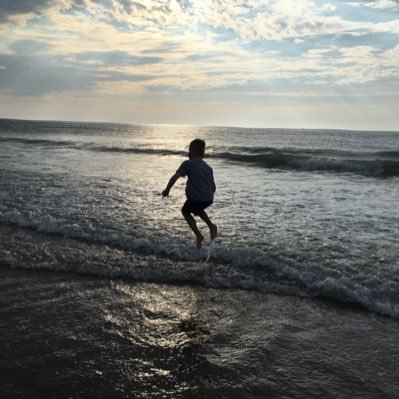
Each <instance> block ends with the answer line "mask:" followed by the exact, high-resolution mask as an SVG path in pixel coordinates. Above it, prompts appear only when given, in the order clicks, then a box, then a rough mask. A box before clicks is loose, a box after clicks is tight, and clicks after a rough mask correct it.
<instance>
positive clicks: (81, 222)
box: [0, 120, 399, 397]
mask: <svg viewBox="0 0 399 399" xmlns="http://www.w3.org/2000/svg"><path fill="white" fill-rule="evenodd" d="M194 138H203V139H204V140H206V143H207V149H206V153H207V155H206V158H205V160H206V162H208V163H209V164H210V165H211V166H212V168H213V170H214V175H215V181H216V185H217V191H216V195H215V200H214V204H213V205H212V206H211V207H210V208H209V212H208V213H209V216H210V217H211V219H212V221H213V222H214V223H216V224H217V225H218V231H219V235H218V237H217V239H216V240H215V241H214V242H213V243H212V244H211V243H210V240H209V232H208V231H207V228H206V226H205V225H204V224H202V223H201V221H198V225H199V228H200V230H201V231H203V233H204V235H206V240H205V241H204V245H203V248H202V249H200V250H197V249H196V248H195V240H194V235H193V234H192V232H191V231H190V230H189V228H188V226H187V225H186V223H185V222H184V220H183V218H182V216H181V213H180V209H181V206H182V204H183V203H184V200H185V198H184V186H185V180H184V179H179V180H178V182H177V183H176V185H175V187H173V189H172V190H171V194H170V196H169V197H167V198H163V197H162V195H161V192H162V190H163V189H164V188H165V186H166V183H167V181H168V179H169V178H170V177H171V176H172V175H173V174H174V173H175V171H176V170H177V168H178V167H179V165H180V164H181V162H182V161H184V160H185V159H186V158H187V151H188V144H189V142H190V141H191V140H192V139H194ZM0 183H1V191H0V239H1V241H0V242H1V244H0V263H1V264H2V265H3V268H4V267H8V268H9V267H10V266H11V267H12V268H13V269H37V270H45V271H46V272H45V274H44V275H42V274H40V282H39V283H38V285H39V286H40V284H43V281H42V280H43V279H44V280H46V278H48V279H49V281H51V279H54V278H55V277H50V276H52V274H51V273H50V274H48V273H49V271H63V272H73V273H78V275H85V276H86V277H84V278H85V279H87V278H90V276H92V277H91V278H92V279H93V281H99V280H98V278H99V277H100V278H103V279H104V278H105V280H104V281H106V282H107V281H108V283H106V284H111V282H112V281H115V279H116V280H117V281H122V282H121V283H120V284H121V287H122V286H123V287H122V288H121V287H119V286H118V287H119V288H118V289H122V290H129V289H131V287H132V285H131V284H133V285H134V284H138V282H141V283H142V284H144V285H142V286H141V285H140V284H139V285H138V286H140V287H147V289H148V290H149V292H152V291H154V287H157V286H156V285H155V286H154V285H151V284H155V283H156V284H159V286H158V288H157V290H161V291H162V292H163V290H164V288H162V289H161V288H159V287H164V284H165V283H167V284H171V285H169V287H174V288H170V289H171V290H172V291H173V290H177V291H179V290H181V289H183V288H178V287H182V286H181V284H183V286H184V287H195V288H192V289H194V290H199V291H201V292H204V290H205V291H206V290H209V292H216V293H217V294H214V295H215V296H217V297H218V298H219V297H223V298H224V299H223V301H226V300H227V299H226V295H227V294H226V292H225V290H224V289H225V288H228V289H229V290H228V292H232V293H234V292H236V293H240V294H237V295H240V296H244V297H243V298H245V299H242V301H244V302H245V303H246V304H247V305H246V306H249V307H251V306H250V305H248V303H251V301H257V303H256V304H255V303H254V304H253V309H258V310H259V306H264V305H261V304H260V303H261V302H262V298H270V295H274V294H278V295H279V296H283V297H284V296H286V297H287V298H292V299H290V301H291V300H295V301H303V302H300V303H301V304H302V305H301V306H303V304H305V303H307V304H308V303H309V302H308V301H309V299H307V298H314V299H313V300H316V299H317V298H328V299H332V300H333V301H332V302H331V303H330V304H329V305H328V306H331V309H333V308H334V306H338V304H354V305H356V306H360V307H361V308H363V309H365V310H366V311H367V312H370V313H369V314H370V315H373V314H379V315H383V316H388V317H389V318H391V319H392V320H395V319H397V318H399V277H398V271H399V239H398V238H399V207H398V187H399V185H398V183H399V133H396V132H362V131H343V130H342V131H339V130H294V129H248V128H232V127H191V126H138V125H122V124H97V123H72V122H41V121H36V122H33V121H16V120H0ZM19 273H23V272H22V271H21V272H19ZM31 273H37V272H34V271H31ZM40 273H43V272H40ZM46 273H47V274H46ZM24 276H26V275H25V274H24ZM33 276H36V277H35V278H37V275H36V274H35V275H33V274H32V278H34V277H33ZM46 276H47V277H46ZM87 276H89V277H87ZM10 278H11V277H10ZM24 278H28V277H24ZM82 278H83V277H82ZM83 281H87V280H83ZM10 284H11V283H10ZM15 284H16V283H15ZM146 284H149V285H146ZM176 284H177V285H176ZM136 286H137V285H136ZM138 286H137V287H138ZM129 287H130V288H129ZM151 287H152V288H151ZM30 289H32V287H30ZM165 289H166V288H165ZM140 290H144V291H145V289H144V288H140ZM140 290H139V291H140ZM157 290H156V291H157ZM215 290H216V291H215ZM243 290H246V291H243ZM157 292H158V291H157ZM165 292H167V289H166V291H165ZM179 292H180V291H179ZM243 292H247V293H248V294H244V293H243ZM136 294H137V293H135V295H136ZM158 294H159V292H158ZM32 295H33V294H32ZM82 295H84V294H83V291H82ZM137 295H138V297H139V298H140V295H141V296H143V298H144V297H145V294H143V293H141V294H137ZM159 295H160V294H159ZM162 295H170V293H169V294H165V293H163V294H162ZM175 295H177V297H179V295H182V294H181V293H180V294H179V293H175ZM232 295H234V294H232ZM33 296H34V295H33ZM183 296H184V295H183ZM272 298H275V297H274V296H273V297H272ZM144 299H145V298H144ZM36 300H37V298H36ZM58 300H60V299H59V298H58ZM112 300H115V301H116V302H117V301H118V299H117V295H116V294H115V297H114V298H113V299H112V295H111V298H108V301H112ZM145 300H147V299H145ZM310 300H311V301H312V299H310ZM183 302H184V300H183V299H182V303H179V306H180V307H182V306H183V307H184V305H183ZM295 303H297V302H295ZM79 306H82V305H81V304H80V305H79ZM104 311H105V310H104ZM259 311H260V310H259ZM319 316H320V315H319ZM108 317H110V318H111V319H112V320H111V321H112V322H113V323H114V324H116V325H119V326H122V325H125V324H124V323H125V321H123V315H122V314H117V313H115V312H114V313H113V315H112V316H108ZM225 317H227V316H225ZM256 318H257V323H260V324H261V323H262V317H260V318H259V315H257V316H256ZM294 319H295V318H294ZM243 323H244V324H245V322H244V321H243ZM295 323H296V322H295ZM316 324H317V323H316ZM317 325H318V324H317ZM147 327H148V326H147ZM190 328H191V327H190ZM236 328H237V329H238V330H240V329H242V328H244V327H243V325H241V326H240V325H238V326H237V327H236ZM254 328H255V327H254ZM259 328H260V327H259V326H258V327H256V328H255V329H258V330H259ZM258 330H257V333H256V334H259V331H258ZM137 334H138V333H137ZM254 334H255V333H254ZM139 335H140V334H138V335H137V336H136V338H137V337H138V336H139ZM200 335H201V334H200ZM261 335H262V334H261ZM261 335H260V336H258V338H257V339H258V340H259V339H260V340H265V339H268V338H267V337H269V335H268V334H267V333H265V335H264V336H263V337H262V336H261ZM147 338H148V337H147ZM269 338H270V337H269ZM137 339H138V338H137ZM154 339H155V338H154ZM397 348H398V347H397V346H396V350H397ZM230 349H231V350H232V348H230ZM229 356H232V354H231V353H230V354H229ZM236 361H237V362H238V363H239V362H240V361H239V360H238V359H236ZM242 361H243V362H244V363H243V364H245V362H247V363H246V364H247V367H249V365H250V363H251V362H248V359H242ZM262 361H264V360H262ZM212 364H215V363H212ZM243 364H241V366H242V367H243ZM241 366H240V365H239V366H238V367H241ZM258 367H260V368H262V363H259V364H258ZM144 368H145V367H144ZM143 370H144V369H142V370H141V371H142V372H143V373H144V371H143ZM247 383H248V384H249V386H251V383H250V382H247ZM254 384H255V383H254ZM255 385H256V384H255ZM255 385H253V386H252V388H253V389H252V390H251V391H248V392H252V393H248V395H247V396H245V395H244V394H243V393H242V392H244V391H242V392H241V393H242V396H234V393H231V394H230V396H229V395H227V394H226V397H262V396H261V394H259V395H257V394H256V388H255ZM382 385H383V384H382ZM391 389H393V387H390V388H389V392H391ZM146 390H147V391H146ZM144 391H146V392H149V391H150V389H149V388H148V387H147V388H143V392H144ZM198 392H199V391H198ZM198 392H197V394H198V397H200V394H199V393H198ZM237 392H238V391H237ZM254 392H255V393H254ZM208 393H209V392H208ZM154 395H155V394H154ZM175 395H176V397H177V396H178V394H177V393H175ZM190 395H191V396H190ZM190 395H189V396H188V397H196V396H195V390H194V391H191V394H190ZM218 395H219V396H218V397H222V396H220V392H219V393H218ZM251 395H252V396H251ZM287 395H288V396H287V397H294V396H290V395H289V394H287ZM137 397H139V396H137ZM143 397H146V396H144V394H143ZM149 397H151V396H149ZM154 397H169V396H154ZM170 397H173V396H170ZM265 397H266V396H265ZM298 397H301V396H300V395H299V396H298ZM303 397H306V395H305V396H303ZM332 397H334V396H332Z"/></svg>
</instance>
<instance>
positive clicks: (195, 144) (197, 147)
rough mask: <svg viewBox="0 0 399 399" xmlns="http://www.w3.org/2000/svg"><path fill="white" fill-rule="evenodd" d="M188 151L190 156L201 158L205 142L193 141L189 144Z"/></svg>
mask: <svg viewBox="0 0 399 399" xmlns="http://www.w3.org/2000/svg"><path fill="white" fill-rule="evenodd" d="M189 151H190V154H192V155H195V156H197V157H203V156H204V154H205V141H204V140H201V139H195V140H193V141H192V142H191V143H190V147H189Z"/></svg>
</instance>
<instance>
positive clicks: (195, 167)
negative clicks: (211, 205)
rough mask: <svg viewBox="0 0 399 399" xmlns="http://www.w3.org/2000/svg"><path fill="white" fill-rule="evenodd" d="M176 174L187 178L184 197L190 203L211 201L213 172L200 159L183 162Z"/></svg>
mask: <svg viewBox="0 0 399 399" xmlns="http://www.w3.org/2000/svg"><path fill="white" fill-rule="evenodd" d="M176 173H178V174H179V175H181V176H187V185H186V197H187V198H188V199H190V200H192V201H198V202H208V201H213V190H212V182H213V170H212V168H211V167H210V166H209V165H208V164H207V163H206V162H205V161H203V160H202V159H189V160H187V161H184V162H183V163H182V164H181V165H180V167H179V169H177V171H176Z"/></svg>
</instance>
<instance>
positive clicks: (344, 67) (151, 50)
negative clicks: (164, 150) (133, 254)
mask: <svg viewBox="0 0 399 399" xmlns="http://www.w3.org/2000/svg"><path fill="white" fill-rule="evenodd" d="M0 117H3V118H22V119H46V120H75V121H100V122H101V121H104V122H122V123H137V124H193V125H224V126H248V127H270V128H273V127H279V128H326V129H330V128H331V129H362V130H395V131H399V0H357V1H349V0H348V1H346V0H337V1H331V0H330V1H328V0H327V1H324V0H313V1H311V0H263V1H261V0H197V1H196V0H0Z"/></svg>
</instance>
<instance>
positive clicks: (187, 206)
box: [181, 199, 213, 216]
mask: <svg viewBox="0 0 399 399" xmlns="http://www.w3.org/2000/svg"><path fill="white" fill-rule="evenodd" d="M212 203H213V201H206V202H198V201H192V200H190V199H188V200H187V201H186V202H185V203H184V205H183V208H181V210H182V212H186V213H193V214H194V215H195V216H198V214H199V213H201V212H202V211H203V210H204V209H205V208H208V206H210V205H212Z"/></svg>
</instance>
